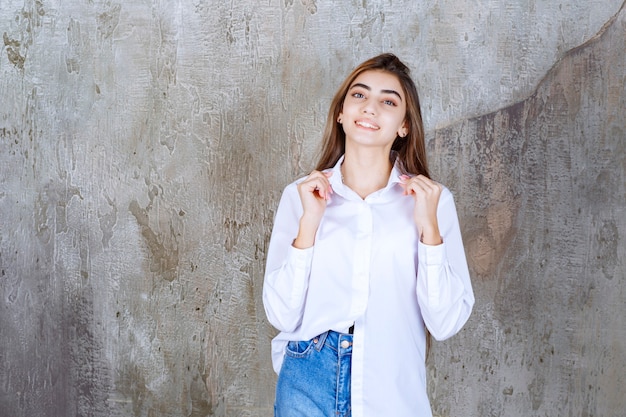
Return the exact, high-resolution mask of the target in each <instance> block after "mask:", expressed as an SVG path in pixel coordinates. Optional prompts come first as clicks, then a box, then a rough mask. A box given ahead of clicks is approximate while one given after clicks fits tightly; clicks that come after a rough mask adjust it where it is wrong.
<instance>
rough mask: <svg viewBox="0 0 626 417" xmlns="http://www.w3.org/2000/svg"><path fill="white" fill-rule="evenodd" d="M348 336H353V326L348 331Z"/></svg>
mask: <svg viewBox="0 0 626 417" xmlns="http://www.w3.org/2000/svg"><path fill="white" fill-rule="evenodd" d="M348 334H354V324H353V325H352V326H350V328H349V329H348Z"/></svg>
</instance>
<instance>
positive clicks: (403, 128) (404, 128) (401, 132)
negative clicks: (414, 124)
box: [398, 120, 409, 138]
mask: <svg viewBox="0 0 626 417" xmlns="http://www.w3.org/2000/svg"><path fill="white" fill-rule="evenodd" d="M408 134H409V127H408V126H407V122H406V120H405V121H404V122H402V126H400V129H398V136H400V137H401V138H404V137H406V135H408Z"/></svg>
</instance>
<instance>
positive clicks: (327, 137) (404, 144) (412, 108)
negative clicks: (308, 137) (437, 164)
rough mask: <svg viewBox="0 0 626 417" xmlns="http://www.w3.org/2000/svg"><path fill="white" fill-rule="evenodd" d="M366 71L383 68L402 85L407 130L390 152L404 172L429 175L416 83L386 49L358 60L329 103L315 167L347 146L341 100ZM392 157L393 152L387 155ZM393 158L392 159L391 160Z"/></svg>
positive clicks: (328, 163)
mask: <svg viewBox="0 0 626 417" xmlns="http://www.w3.org/2000/svg"><path fill="white" fill-rule="evenodd" d="M365 71H384V72H387V73H390V74H393V75H395V76H396V77H397V78H398V81H399V82H400V85H401V86H402V90H403V92H404V96H405V98H406V115H405V120H406V126H407V128H408V134H407V136H405V137H403V138H402V137H400V136H398V137H396V139H395V140H394V142H393V145H392V146H391V151H392V154H393V155H396V156H397V159H398V161H399V162H400V169H401V170H402V171H403V172H404V173H406V174H413V175H418V174H422V175H425V176H426V177H429V178H430V174H429V172H428V163H427V161H426V145H425V142H424V124H423V121H422V112H421V110H420V102H419V96H418V94H417V88H416V87H415V83H414V82H413V80H412V79H411V75H410V69H409V67H407V66H406V65H405V64H404V63H403V62H402V61H400V59H398V57H397V56H395V55H394V54H391V53H385V54H381V55H378V56H375V57H373V58H370V59H368V60H367V61H365V62H363V63H362V64H360V65H359V66H358V67H356V68H355V69H354V70H352V72H351V73H350V75H348V77H347V78H346V79H345V81H344V82H343V83H342V84H341V86H340V87H339V89H338V90H337V93H335V96H334V98H333V100H332V102H331V104H330V109H329V111H328V118H327V119H326V127H325V128H324V133H323V136H322V149H321V155H320V159H319V161H318V163H317V166H316V168H315V169H317V170H319V171H321V170H324V169H328V168H331V167H333V166H334V165H335V164H336V163H337V161H338V160H339V158H340V157H341V155H343V154H344V152H345V149H346V135H345V133H344V131H343V127H342V126H341V124H340V123H339V122H338V121H337V118H338V117H339V113H341V111H342V109H343V103H344V100H345V98H346V94H348V90H349V89H350V86H352V84H353V83H354V80H355V79H356V78H357V77H358V76H359V75H360V74H362V73H363V72H365ZM390 158H392V155H390ZM392 162H395V161H392Z"/></svg>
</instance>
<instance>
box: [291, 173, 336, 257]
mask: <svg viewBox="0 0 626 417" xmlns="http://www.w3.org/2000/svg"><path fill="white" fill-rule="evenodd" d="M331 175H333V173H332V171H328V172H321V171H313V172H311V174H309V176H308V177H306V178H305V179H304V180H303V181H302V182H300V183H299V184H298V194H299V195H300V201H301V202H302V209H303V213H302V217H301V218H300V228H299V230H298V236H297V237H296V239H295V240H294V241H293V246H294V247H296V248H300V249H304V248H308V247H311V246H313V243H315V234H316V233H317V228H318V226H319V224H320V222H321V221H322V216H324V211H325V210H326V204H327V203H328V200H330V196H331V195H332V193H333V187H332V186H331V185H330V181H328V179H329V178H330V177H331Z"/></svg>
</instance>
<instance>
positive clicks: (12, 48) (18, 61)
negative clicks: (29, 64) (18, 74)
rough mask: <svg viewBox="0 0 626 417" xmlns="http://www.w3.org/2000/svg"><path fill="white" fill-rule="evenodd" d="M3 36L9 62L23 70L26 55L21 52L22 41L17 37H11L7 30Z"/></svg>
mask: <svg viewBox="0 0 626 417" xmlns="http://www.w3.org/2000/svg"><path fill="white" fill-rule="evenodd" d="M2 38H3V40H4V46H6V50H7V57H8V58H9V62H10V63H11V64H13V66H15V67H16V68H18V69H20V70H23V69H24V61H26V57H25V56H23V55H21V54H20V42H19V41H18V40H16V39H11V38H9V35H7V33H6V32H4V34H3V35H2Z"/></svg>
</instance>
